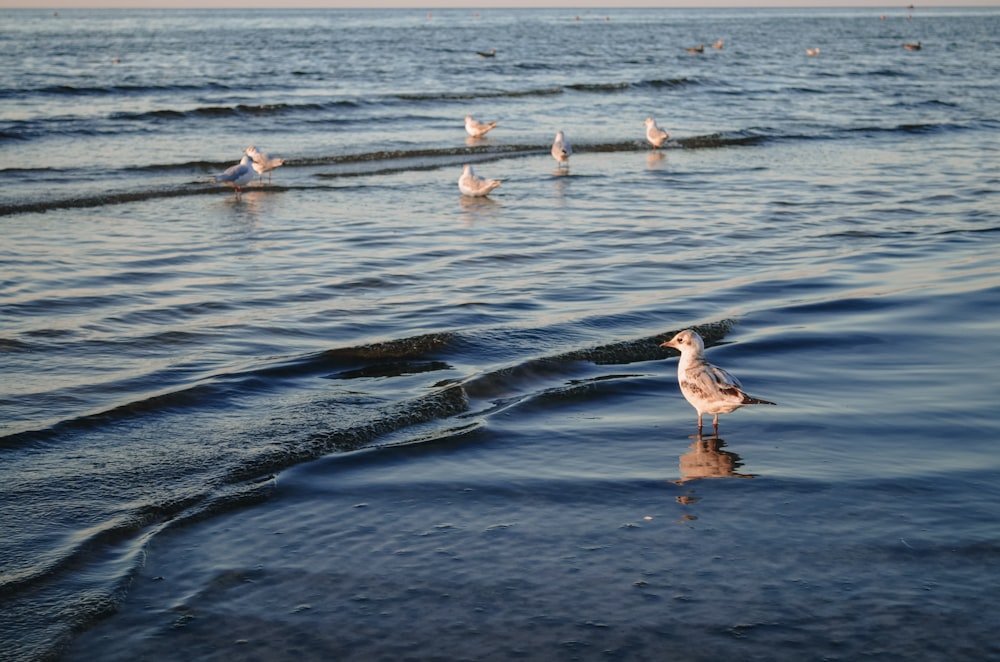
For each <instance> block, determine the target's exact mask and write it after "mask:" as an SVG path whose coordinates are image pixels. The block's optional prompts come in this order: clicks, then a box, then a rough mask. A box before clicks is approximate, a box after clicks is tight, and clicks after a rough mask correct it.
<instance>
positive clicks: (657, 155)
mask: <svg viewBox="0 0 1000 662" xmlns="http://www.w3.org/2000/svg"><path fill="white" fill-rule="evenodd" d="M666 162H667V155H666V154H664V153H663V152H661V151H659V150H653V151H652V152H649V154H647V155H646V170H659V169H660V168H662V167H663V164H664V163H666Z"/></svg>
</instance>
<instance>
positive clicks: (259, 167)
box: [243, 145, 285, 184]
mask: <svg viewBox="0 0 1000 662" xmlns="http://www.w3.org/2000/svg"><path fill="white" fill-rule="evenodd" d="M243 153H244V154H246V155H247V156H249V157H250V158H251V159H253V163H252V164H251V165H252V166H253V169H254V171H255V172H256V173H257V175H258V176H259V177H260V181H261V183H263V182H264V173H265V172H266V173H267V183H268V184H270V183H271V171H272V170H274V169H275V168H280V167H281V166H283V165H285V159H279V158H275V157H272V156H269V155H267V154H265V153H264V152H261V151H259V150H258V149H257V148H256V147H254V146H253V145H250V146H249V147H247V148H246V149H245V150H243Z"/></svg>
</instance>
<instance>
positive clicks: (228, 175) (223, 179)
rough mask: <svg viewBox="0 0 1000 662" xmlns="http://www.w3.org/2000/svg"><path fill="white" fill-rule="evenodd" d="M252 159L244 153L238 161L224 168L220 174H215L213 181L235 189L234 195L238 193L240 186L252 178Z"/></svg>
mask: <svg viewBox="0 0 1000 662" xmlns="http://www.w3.org/2000/svg"><path fill="white" fill-rule="evenodd" d="M253 176H254V170H253V159H251V158H250V156H249V155H247V154H244V155H243V158H242V159H240V162H239V163H237V164H236V165H234V166H230V167H228V168H226V171H225V172H223V173H222V174H221V175H216V176H215V181H216V182H218V183H220V184H228V185H229V186H232V187H233V188H234V189H236V195H239V194H240V187H241V186H243V185H245V184H247V183H248V182H249V181H250V180H252V179H253Z"/></svg>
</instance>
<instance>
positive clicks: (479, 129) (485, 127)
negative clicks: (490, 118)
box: [465, 115, 497, 138]
mask: <svg viewBox="0 0 1000 662" xmlns="http://www.w3.org/2000/svg"><path fill="white" fill-rule="evenodd" d="M496 125H497V123H496V122H480V121H479V120H474V119H472V115H466V116H465V132H466V133H468V134H469V135H470V136H472V137H473V138H482V137H483V136H485V135H486V134H487V133H488V132H489V130H490V129H492V128H493V127H495V126H496Z"/></svg>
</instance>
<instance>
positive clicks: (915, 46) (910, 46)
mask: <svg viewBox="0 0 1000 662" xmlns="http://www.w3.org/2000/svg"><path fill="white" fill-rule="evenodd" d="M903 48H905V49H906V50H908V51H919V50H920V49H921V48H923V44H921V43H920V42H919V41H918V42H917V43H915V44H903Z"/></svg>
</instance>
